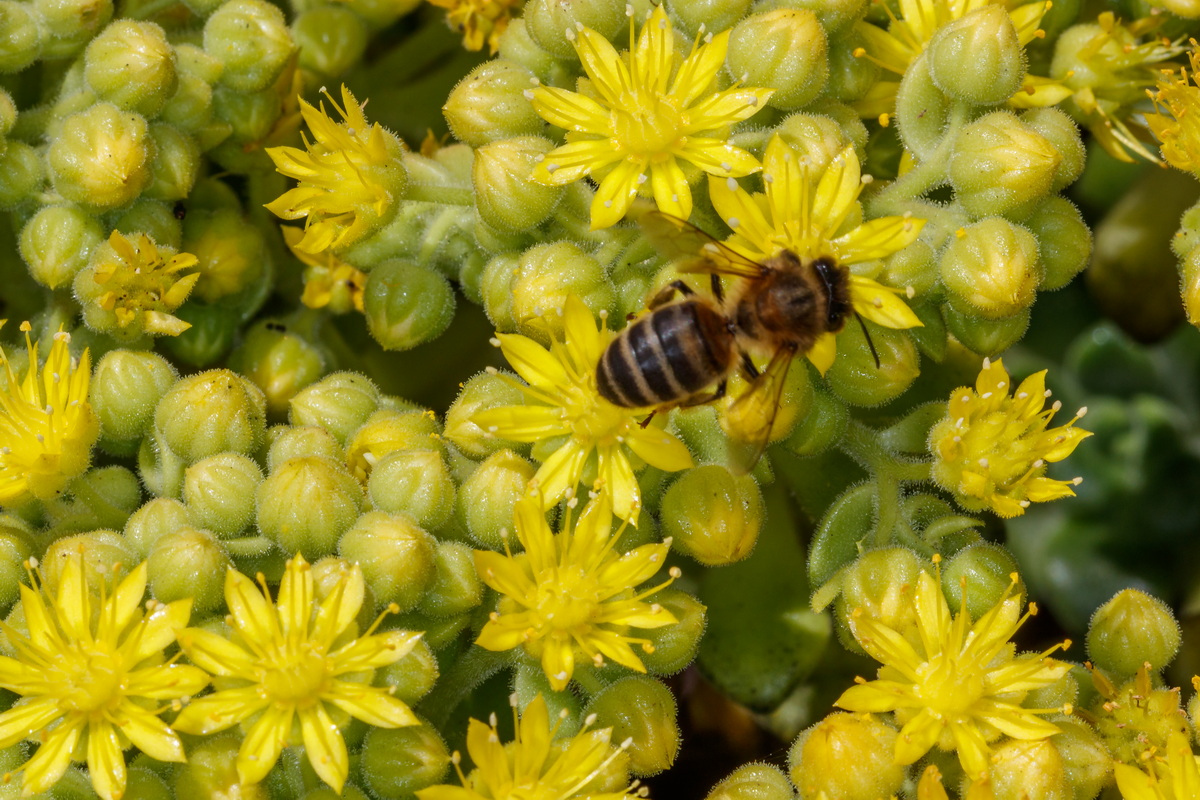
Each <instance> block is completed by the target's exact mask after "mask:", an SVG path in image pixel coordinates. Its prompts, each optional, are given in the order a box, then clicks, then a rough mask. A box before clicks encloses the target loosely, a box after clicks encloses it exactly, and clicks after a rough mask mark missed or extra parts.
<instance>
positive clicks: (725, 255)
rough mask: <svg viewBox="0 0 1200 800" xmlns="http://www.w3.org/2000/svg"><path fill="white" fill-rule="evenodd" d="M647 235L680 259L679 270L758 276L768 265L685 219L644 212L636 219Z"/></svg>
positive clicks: (655, 212)
mask: <svg viewBox="0 0 1200 800" xmlns="http://www.w3.org/2000/svg"><path fill="white" fill-rule="evenodd" d="M638 223H639V224H640V225H641V226H642V230H644V231H645V232H646V237H647V238H648V239H650V241H651V242H653V243H654V246H655V247H657V248H658V250H659V252H660V253H662V254H663V255H664V256H666V257H667V258H669V259H672V260H675V259H680V260H681V263H680V264H678V265H677V266H676V269H678V270H679V271H680V272H707V273H717V274H719V275H738V276H741V277H743V278H758V277H760V276H762V275H763V273H765V272H767V271H768V268H767V267H765V266H763V265H762V264H759V263H758V262H757V261H754V260H752V259H749V258H746V257H745V256H743V255H742V254H740V253H738V252H737V251H735V250H732V249H730V248H729V247H727V246H725V245H724V244H722V243H721V242H718V241H717V240H716V239H714V238H713V237H711V236H709V235H708V234H707V233H705V232H704V231H702V230H700V229H699V228H697V227H696V226H695V225H693V224H692V223H690V222H688V221H687V220H683V219H680V218H679V217H673V216H671V215H670V214H664V213H662V212H661V211H647V212H646V213H644V214H642V215H641V216H640V217H639V218H638Z"/></svg>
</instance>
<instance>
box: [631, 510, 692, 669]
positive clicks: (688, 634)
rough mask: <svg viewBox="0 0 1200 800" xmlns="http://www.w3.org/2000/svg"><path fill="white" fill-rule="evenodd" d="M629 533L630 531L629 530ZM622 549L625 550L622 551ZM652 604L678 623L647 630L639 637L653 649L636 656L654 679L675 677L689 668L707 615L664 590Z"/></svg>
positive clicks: (680, 593) (675, 592) (689, 601)
mask: <svg viewBox="0 0 1200 800" xmlns="http://www.w3.org/2000/svg"><path fill="white" fill-rule="evenodd" d="M630 530H632V529H630ZM622 549H625V548H622ZM654 602H655V603H657V604H658V605H660V606H662V607H663V608H665V609H666V610H667V611H669V612H670V613H671V614H672V615H674V617H675V619H676V620H677V621H676V622H675V623H674V624H673V625H664V626H663V627H661V628H652V629H649V630H646V631H645V632H644V633H642V635H644V636H645V637H646V638H647V639H649V640H650V644H651V646H652V647H653V648H654V649H653V650H651V651H649V652H643V653H639V654H638V656H639V657H640V658H641V659H642V663H643V664H645V665H646V669H647V670H648V671H649V672H651V673H653V674H655V675H674V674H675V673H677V672H679V671H681V670H683V669H684V668H686V667H687V666H688V664H691V663H692V661H693V660H695V658H696V651H697V650H698V649H699V648H700V637H701V636H703V635H704V626H705V623H706V622H707V614H706V609H705V607H704V604H703V603H701V602H700V601H699V600H697V599H696V598H695V597H692V596H691V595H690V594H688V593H687V592H683V591H679V590H677V589H664V590H663V591H661V592H658V593H657V594H655V595H654Z"/></svg>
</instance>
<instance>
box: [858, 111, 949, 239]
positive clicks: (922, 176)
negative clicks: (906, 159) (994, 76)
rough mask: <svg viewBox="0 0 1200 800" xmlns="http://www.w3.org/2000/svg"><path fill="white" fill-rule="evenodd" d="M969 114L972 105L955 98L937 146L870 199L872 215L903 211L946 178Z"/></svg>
mask: <svg viewBox="0 0 1200 800" xmlns="http://www.w3.org/2000/svg"><path fill="white" fill-rule="evenodd" d="M970 115H971V106H969V105H967V104H966V103H963V102H956V103H955V104H954V105H953V106H952V107H951V109H950V120H949V122H947V124H946V130H945V132H944V133H943V134H942V138H941V139H940V140H939V141H938V144H937V147H935V148H934V150H933V152H932V153H931V154H930V155H929V157H928V158H923V159H921V160H920V161H919V162H917V163H916V164H915V165H914V166H913V168H912V169H911V170H909V171H908V172H906V173H904V174H903V175H901V176H900V177H898V178H896V180H894V181H892V182H891V183H890V184H889V185H888V186H886V187H884V188H883V189H882V190H881V191H880V192H879V194H877V195H876V196H875V197H874V199H873V200H871V207H870V211H871V214H872V215H873V216H890V215H896V214H903V213H904V212H905V211H907V210H908V204H909V203H910V202H911V201H912V200H916V199H918V198H920V197H923V196H924V195H925V194H926V193H927V192H929V191H931V190H932V189H935V188H937V186H938V185H940V184H942V183H944V182H945V180H946V164H947V162H948V161H949V160H950V155H951V152H952V151H953V149H954V142H955V140H956V139H957V138H958V132H959V130H961V129H962V127H963V125H965V124H966V123H967V121H968V119H970Z"/></svg>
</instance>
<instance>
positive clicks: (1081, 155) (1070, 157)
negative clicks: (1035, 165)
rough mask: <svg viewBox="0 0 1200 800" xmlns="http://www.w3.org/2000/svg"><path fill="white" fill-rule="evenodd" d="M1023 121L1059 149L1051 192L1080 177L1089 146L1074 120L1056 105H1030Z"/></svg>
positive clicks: (1068, 184) (1060, 189)
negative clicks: (1084, 141)
mask: <svg viewBox="0 0 1200 800" xmlns="http://www.w3.org/2000/svg"><path fill="white" fill-rule="evenodd" d="M1021 121H1023V122H1024V123H1025V124H1026V125H1028V126H1029V127H1030V128H1033V129H1034V130H1035V131H1037V132H1038V133H1040V134H1041V135H1042V136H1044V137H1045V138H1046V141H1048V142H1050V144H1051V145H1053V147H1054V149H1055V150H1056V151H1057V152H1058V157H1059V160H1058V168H1057V169H1056V170H1055V171H1054V182H1053V183H1052V184H1050V191H1052V192H1059V191H1062V190H1063V189H1065V188H1067V187H1068V186H1070V185H1071V184H1072V183H1074V182H1075V181H1076V180H1078V179H1079V176H1080V175H1081V174H1083V167H1084V164H1085V162H1086V161H1087V149H1086V148H1085V147H1084V146H1083V139H1082V138H1081V137H1080V135H1079V128H1078V126H1076V125H1075V121H1074V120H1072V119H1071V118H1070V117H1069V116H1068V115H1067V114H1066V113H1064V112H1063V111H1061V110H1059V109H1057V108H1031V109H1029V110H1028V111H1026V112H1024V113H1023V114H1021Z"/></svg>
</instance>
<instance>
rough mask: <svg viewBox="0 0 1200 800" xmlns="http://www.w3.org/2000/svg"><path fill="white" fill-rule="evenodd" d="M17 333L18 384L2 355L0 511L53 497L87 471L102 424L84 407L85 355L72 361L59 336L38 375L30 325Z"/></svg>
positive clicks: (63, 337)
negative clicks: (20, 349)
mask: <svg viewBox="0 0 1200 800" xmlns="http://www.w3.org/2000/svg"><path fill="white" fill-rule="evenodd" d="M21 330H22V331H24V332H25V347H26V348H27V350H28V351H29V368H28V369H27V371H26V372H25V378H24V379H23V380H18V379H17V375H16V373H15V372H14V371H13V368H12V364H11V363H10V362H9V360H8V358H7V356H5V358H4V370H5V375H6V385H5V387H4V388H3V389H2V390H0V506H17V505H21V504H22V503H25V502H27V501H29V500H30V499H32V498H35V497H36V498H37V499H39V500H49V499H51V498H53V497H54V496H55V495H57V494H58V493H59V492H61V491H62V490H63V487H65V486H66V485H67V482H68V481H70V480H71V478H74V477H75V476H76V475H78V474H80V473H81V472H83V471H84V470H85V469H87V467H88V464H89V463H90V462H91V457H92V445H94V444H95V443H96V439H97V438H99V436H100V421H99V420H98V419H97V418H96V415H95V414H94V413H93V412H92V407H91V406H90V405H88V383H89V382H90V381H91V378H92V368H91V362H90V361H89V359H88V352H87V350H84V351H83V356H82V357H81V358H80V359H79V361H78V362H76V361H75V360H74V359H73V358H71V352H70V350H69V349H68V347H67V345H68V343H69V342H70V341H71V335H70V334H69V333H66V332H64V331H59V332H58V333H56V334H54V344H53V345H51V346H50V354H49V355H48V356H47V357H46V363H45V365H43V366H42V368H41V369H40V370H39V369H38V354H37V351H38V346H37V345H36V344H34V343H33V342H32V341H30V339H29V331H30V326H29V323H28V322H25V323H22V325H21ZM0 355H2V352H0Z"/></svg>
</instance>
